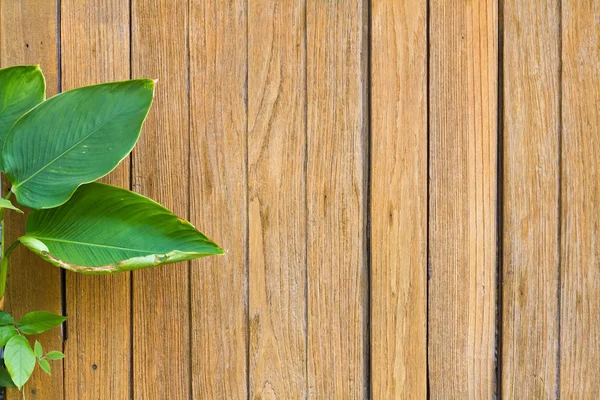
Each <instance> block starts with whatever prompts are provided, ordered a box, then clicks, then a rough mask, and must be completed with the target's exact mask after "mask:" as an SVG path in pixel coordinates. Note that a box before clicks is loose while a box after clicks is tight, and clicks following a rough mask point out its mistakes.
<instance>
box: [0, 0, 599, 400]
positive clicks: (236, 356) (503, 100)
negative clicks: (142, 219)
mask: <svg viewBox="0 0 600 400" xmlns="http://www.w3.org/2000/svg"><path fill="white" fill-rule="evenodd" d="M0 41H1V44H0V63H1V65H2V66H10V65H15V64H24V63H40V64H41V66H42V68H43V70H44V72H45V74H46V77H47V82H48V92H49V94H50V95H53V94H55V93H57V92H58V91H60V90H66V89H71V88H75V87H78V86H81V85H86V84H92V83H96V82H104V81H112V80H123V79H128V78H130V77H150V78H158V79H159V84H158V91H157V96H156V102H155V104H154V108H153V110H152V112H151V115H150V117H149V120H148V121H147V122H146V124H145V128H144V133H143V137H142V139H141V141H140V143H139V145H138V147H137V149H136V150H135V151H134V153H133V155H132V157H131V159H130V160H128V161H127V162H125V163H124V165H123V166H121V167H120V168H119V169H118V170H117V171H116V172H114V173H113V174H111V176H110V177H109V178H108V181H110V182H111V183H113V184H117V185H121V186H124V187H130V188H131V189H133V190H135V191H138V192H140V193H143V194H144V195H147V196H150V197H152V198H153V199H156V200H158V201H160V202H162V203H163V204H165V205H166V206H168V207H169V208H171V209H172V210H174V211H175V212H176V213H177V214H179V215H181V216H183V217H187V218H189V219H190V220H191V221H192V222H193V223H194V224H196V226H197V227H198V228H200V229H201V230H203V231H205V232H206V233H207V234H209V235H210V236H211V237H213V238H214V239H215V240H217V241H218V242H219V243H221V244H222V245H223V247H224V248H226V249H227V250H228V253H227V255H226V256H224V257H221V258H210V259H204V260H201V261H196V262H192V263H190V264H179V265H176V266H171V267H166V268H157V269H154V270H151V271H143V272H135V273H132V274H121V275H117V276H111V277H94V276H78V275H75V274H72V273H66V274H64V273H61V271H60V270H58V269H56V268H54V267H52V266H50V265H46V264H44V263H43V262H40V261H39V260H38V259H36V258H35V257H34V256H32V255H30V254H27V253H26V252H25V250H23V249H20V250H19V251H18V253H16V257H15V260H14V263H13V265H12V269H11V272H10V281H9V291H8V304H7V306H8V308H9V310H11V311H13V312H14V313H16V314H17V315H20V314H22V313H25V312H27V311H31V310H34V309H47V310H51V311H55V312H60V311H61V310H62V311H64V312H65V313H66V314H67V315H68V316H69V320H68V324H67V325H66V327H65V330H64V332H63V334H62V335H61V334H59V333H58V332H52V333H50V334H48V335H45V336H44V338H43V342H44V343H45V344H46V346H47V347H48V348H50V347H55V348H61V347H64V350H65V352H66V354H67V358H66V359H65V361H64V364H63V366H62V368H61V366H60V365H59V364H55V365H53V371H54V372H53V376H52V377H47V376H46V375H43V374H41V373H39V372H36V374H35V376H34V379H33V381H32V382H31V383H30V384H28V386H27V388H26V391H27V396H28V398H33V399H62V398H65V399H125V398H132V399H188V398H194V399H208V398H218V399H243V398H250V397H252V398H308V397H310V398H320V399H332V398H340V399H357V398H367V397H372V398H374V399H392V398H410V399H425V398H427V397H431V398H435V399H466V398H477V399H492V398H494V397H495V396H497V397H498V398H506V399H534V398H535V399H546V398H549V399H552V398H557V397H559V396H560V397H562V398H563V399H583V398H585V399H598V398H600V253H599V250H598V249H599V246H600V226H599V224H600V128H599V125H600V61H599V60H600V1H599V0H537V1H521V0H458V1H454V0H439V1H438V0H430V1H429V2H427V1H426V0H395V1H394V0H371V1H366V0H365V1H360V0H354V1H350V0H211V1H209V0H131V1H130V2H129V1H125V0H58V1H57V0H0ZM11 215H12V214H11ZM21 223H22V220H21V219H20V218H19V217H15V216H12V217H11V220H10V222H9V228H8V229H9V230H10V231H11V232H12V235H13V236H15V235H18V234H19V232H20V231H21V228H20V226H21ZM8 240H9V242H10V241H11V239H10V238H9V239H8ZM9 397H10V398H18V394H17V393H15V392H11V393H9Z"/></svg>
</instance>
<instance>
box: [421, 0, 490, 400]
mask: <svg viewBox="0 0 600 400" xmlns="http://www.w3.org/2000/svg"><path fill="white" fill-rule="evenodd" d="M430 18H431V21H430V23H431V25H430V34H431V36H430V70H429V72H430V114H429V124H430V140H431V141H430V179H431V180H430V186H429V190H430V200H429V207H430V224H429V235H430V236H429V237H430V245H429V246H430V263H431V264H430V268H431V270H430V273H431V279H430V282H429V371H430V377H429V379H430V394H431V397H432V398H436V399H438V398H488V399H489V398H492V397H493V395H494V391H495V373H494V372H495V371H494V367H495V362H494V361H495V354H494V351H495V307H496V290H495V285H496V201H497V196H496V178H497V176H496V174H497V160H496V154H497V139H496V138H497V131H496V126H497V121H496V120H497V114H496V113H497V29H498V25H497V23H498V18H497V4H496V1H494V0H486V1H479V2H477V1H473V2H464V1H463V2H455V1H441V2H432V3H431V14H430Z"/></svg>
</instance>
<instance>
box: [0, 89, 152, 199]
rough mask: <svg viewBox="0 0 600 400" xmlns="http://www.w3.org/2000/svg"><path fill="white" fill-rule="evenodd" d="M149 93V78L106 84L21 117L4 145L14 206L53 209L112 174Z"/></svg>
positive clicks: (50, 101) (143, 111)
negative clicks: (15, 197) (79, 188)
mask: <svg viewBox="0 0 600 400" xmlns="http://www.w3.org/2000/svg"><path fill="white" fill-rule="evenodd" d="M153 94H154V81H152V80H150V79H137V80H132V81H125V82H115V83H106V84H102V85H95V86H87V87H83V88H79V89H75V90H71V91H68V92H64V93H61V94H59V95H57V96H54V97H52V98H51V99H48V100H46V101H45V102H43V103H42V104H40V105H39V106H37V107H36V108H35V109H33V110H31V111H30V112H29V113H27V114H25V115H24V116H23V117H22V118H21V119H19V121H17V123H15V125H14V126H13V128H12V129H11V130H10V133H9V135H8V137H7V139H6V144H5V146H4V166H5V170H6V173H7V176H8V178H9V180H10V181H11V182H12V184H13V186H12V188H11V190H12V191H13V192H14V193H15V195H16V196H17V202H18V203H19V204H22V205H24V206H27V207H31V208H35V209H40V208H52V207H56V206H59V205H61V204H63V203H64V202H65V201H67V200H68V199H69V198H70V197H71V195H72V194H73V192H74V191H75V189H77V187H78V186H79V185H81V184H83V183H88V182H92V181H95V180H96V179H98V178H100V177H102V176H104V175H106V174H108V173H109V172H110V171H112V170H113V169H114V168H115V167H116V166H117V164H119V162H120V161H121V160H122V159H123V158H125V157H126V156H127V154H129V152H130V151H131V149H133V146H135V143H136V142H137V140H138V137H139V135H140V130H141V128H142V123H143V122H144V119H145V118H146V115H147V114H148V110H149V109H150V105H151V104H152V96H153Z"/></svg>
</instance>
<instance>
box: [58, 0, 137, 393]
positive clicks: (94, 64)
mask: <svg viewBox="0 0 600 400" xmlns="http://www.w3.org/2000/svg"><path fill="white" fill-rule="evenodd" d="M61 10H62V11H61V37H62V40H61V43H62V53H61V55H62V86H63V90H69V89H74V88H77V87H80V86H85V85H91V84H95V83H101V82H109V81H118V80H125V79H128V78H129V75H130V68H129V45H130V41H129V5H128V4H127V3H124V2H115V1H112V0H103V1H101V2H98V1H96V0H62V2H61ZM82 60H85V61H84V62H82ZM129 169H130V163H129V159H125V160H123V162H122V163H121V165H119V167H117V169H115V170H114V171H113V172H112V173H111V174H110V175H109V176H108V177H106V178H105V179H103V181H104V182H107V183H110V184H112V185H117V186H121V187H124V188H127V189H129V187H130V179H129ZM130 289H131V288H130V274H129V273H123V274H118V275H110V276H109V275H102V276H91V275H81V274H75V273H72V272H67V273H66V312H67V315H68V316H69V321H68V328H69V336H68V338H67V341H66V342H65V354H66V356H67V357H66V358H65V362H64V364H65V397H66V398H69V399H91V398H94V399H105V398H111V399H126V398H129V389H130V379H129V377H130V374H131V315H130V311H131V308H130V297H131V294H130Z"/></svg>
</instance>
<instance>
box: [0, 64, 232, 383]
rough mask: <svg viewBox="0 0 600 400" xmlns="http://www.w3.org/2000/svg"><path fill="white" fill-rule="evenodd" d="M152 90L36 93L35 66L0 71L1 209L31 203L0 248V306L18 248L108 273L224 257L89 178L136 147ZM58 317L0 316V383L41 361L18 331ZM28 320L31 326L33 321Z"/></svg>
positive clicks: (192, 233) (137, 198)
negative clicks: (14, 236) (19, 227)
mask: <svg viewBox="0 0 600 400" xmlns="http://www.w3.org/2000/svg"><path fill="white" fill-rule="evenodd" d="M153 96H154V81H152V80H150V79H136V80H130V81H124V82H114V83H106V84H100V85H94V86H87V87H83V88H79V89H75V90H71V91H68V92H64V93H61V94H59V95H57V96H54V97H52V98H50V99H48V100H46V99H45V81H44V76H43V74H42V72H41V70H40V68H39V66H18V67H11V68H5V69H0V148H1V149H2V152H1V153H0V167H1V170H2V172H3V173H4V174H5V175H6V178H7V180H8V182H9V183H10V184H11V188H10V191H9V192H8V195H7V196H6V197H5V198H4V199H0V220H1V221H2V222H1V224H2V228H4V218H3V217H4V211H5V210H12V211H17V212H22V211H21V210H20V209H19V208H18V207H16V206H15V205H14V204H13V203H12V202H11V201H10V198H11V197H12V196H13V195H14V197H15V199H16V202H17V203H18V204H19V205H21V206H24V207H28V208H30V209H31V212H30V213H29V215H28V217H27V222H26V227H25V232H26V233H25V235H24V236H22V237H20V238H19V239H18V240H17V241H15V242H14V243H12V244H11V245H10V246H9V247H8V248H6V249H5V242H4V229H2V241H1V245H0V255H2V261H1V264H0V299H2V300H0V304H3V300H4V295H5V290H6V275H7V270H8V261H9V257H10V254H11V253H12V251H13V250H14V248H15V247H16V246H18V245H19V244H23V245H24V246H25V247H27V248H28V249H30V250H31V251H33V252H34V253H36V254H38V255H39V256H40V257H41V258H43V259H44V260H46V261H48V262H50V263H51V264H53V265H55V266H57V267H61V268H64V269H67V270H70V271H75V272H80V273H85V274H111V273H116V272H121V271H131V270H137V269H142V268H148V267H154V266H158V265H163V264H168V263H174V262H178V261H185V260H190V259H193V258H199V257H204V256H209V255H216V254H223V250H222V249H221V248H220V247H219V246H218V245H217V244H215V243H214V242H213V241H211V240H210V239H208V238H207V237H206V236H205V235H204V234H202V233H201V232H199V231H198V230H196V228H194V227H193V226H192V225H191V224H190V223H189V222H187V221H184V220H182V219H180V218H178V217H177V216H175V215H174V214H173V213H171V212H170V211H169V210H167V209H165V208H164V207H162V206H161V205H159V204H158V203H156V202H154V201H152V200H150V199H148V198H146V197H144V196H141V195H139V194H136V193H133V192H130V191H128V190H125V189H121V188H118V187H114V186H110V185H106V184H101V183H94V181H95V180H97V179H99V178H101V177H103V176H104V175H106V174H108V173H109V172H110V171H112V170H113V169H114V168H115V167H116V166H117V165H118V164H119V162H120V161H121V160H123V159H124V158H125V157H127V155H128V154H129V153H130V152H131V150H132V149H133V147H134V146H135V144H136V142H137V140H138V137H139V135H140V131H141V128H142V124H143V122H144V120H145V118H146V115H147V114H148V111H149V109H150V106H151V104H152V99H153ZM64 320H65V317H62V316H59V315H55V314H52V313H48V312H43V311H38V312H33V313H29V314H27V315H25V316H24V317H23V318H21V320H19V321H18V322H15V320H14V319H13V318H12V316H10V315H9V314H8V313H6V312H4V311H1V312H0V346H6V347H5V352H4V362H5V364H6V369H4V368H0V385H5V386H12V385H14V386H16V387H18V388H19V389H20V388H22V387H23V385H24V384H25V382H27V380H28V379H29V377H30V375H31V373H32V371H33V369H34V367H35V363H36V360H37V363H38V364H39V366H40V367H41V368H42V369H43V370H44V371H46V372H48V373H50V364H49V363H48V360H55V359H60V358H62V357H63V354H62V353H60V352H56V351H53V352H49V353H47V354H46V355H44V354H43V350H42V346H41V344H40V343H39V342H37V341H36V342H35V345H34V347H33V348H32V347H31V345H30V343H29V341H28V340H27V338H26V337H25V335H28V334H37V333H41V332H43V331H45V330H47V329H50V328H52V327H55V326H58V325H60V324H61V323H62V322H63V321H64ZM32 326H33V327H32Z"/></svg>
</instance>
